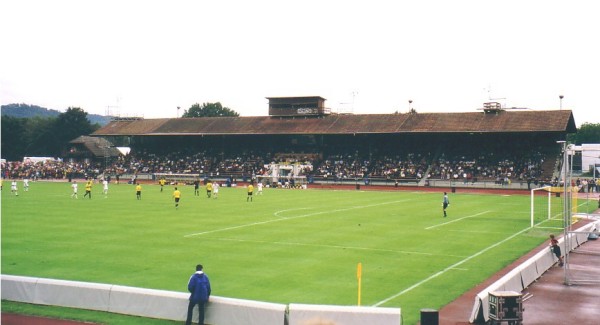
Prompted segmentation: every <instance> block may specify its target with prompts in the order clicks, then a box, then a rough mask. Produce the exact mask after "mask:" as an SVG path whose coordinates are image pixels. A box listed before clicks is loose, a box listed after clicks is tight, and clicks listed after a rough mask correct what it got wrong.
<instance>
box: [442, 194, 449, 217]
mask: <svg viewBox="0 0 600 325" xmlns="http://www.w3.org/2000/svg"><path fill="white" fill-rule="evenodd" d="M449 205H450V200H449V199H448V193H446V192H444V200H443V201H442V210H444V218H445V217H446V216H447V214H446V208H448V206H449Z"/></svg>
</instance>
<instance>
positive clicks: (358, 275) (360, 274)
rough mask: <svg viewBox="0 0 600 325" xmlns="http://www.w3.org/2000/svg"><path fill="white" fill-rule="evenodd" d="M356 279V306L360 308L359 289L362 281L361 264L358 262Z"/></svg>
mask: <svg viewBox="0 0 600 325" xmlns="http://www.w3.org/2000/svg"><path fill="white" fill-rule="evenodd" d="M356 279H358V305H359V306H360V287H361V283H360V282H361V279H362V263H360V262H358V265H357V266H356Z"/></svg>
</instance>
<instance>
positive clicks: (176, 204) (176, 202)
mask: <svg viewBox="0 0 600 325" xmlns="http://www.w3.org/2000/svg"><path fill="white" fill-rule="evenodd" d="M173 198H175V209H178V208H179V199H180V198H181V192H180V191H179V190H178V189H177V187H176V188H175V191H173Z"/></svg>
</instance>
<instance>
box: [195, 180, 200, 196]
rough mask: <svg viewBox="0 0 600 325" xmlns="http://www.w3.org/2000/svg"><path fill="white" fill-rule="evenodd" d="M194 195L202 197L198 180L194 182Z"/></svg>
mask: <svg viewBox="0 0 600 325" xmlns="http://www.w3.org/2000/svg"><path fill="white" fill-rule="evenodd" d="M194 195H195V196H200V180H199V179H197V178H196V179H195V180H194Z"/></svg>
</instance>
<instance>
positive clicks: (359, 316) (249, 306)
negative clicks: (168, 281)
mask: <svg viewBox="0 0 600 325" xmlns="http://www.w3.org/2000/svg"><path fill="white" fill-rule="evenodd" d="M1 279H2V283H1V287H2V299H5V300H10V301H16V302H23V303H31V304H39V305H51V306H61V307H70V308H79V309H89V310H97V311H105V312H110V313H117V314H125V315H133V316H141V317H148V318H160V319H168V320H174V321H185V318H186V315H187V306H188V297H189V294H188V293H183V292H175V291H164V290H154V289H144V288H135V287H127V286H120V285H112V284H101V283H88V282H78V281H66V280H55V279H45V278H35V277H25V276H16V275H6V274H2V276H1ZM314 320H327V321H331V322H334V323H339V324H347V325H359V324H360V325H362V324H382V325H387V324H390V325H392V324H393V325H399V324H401V312H400V308H382V307H357V306H327V305H304V304H289V305H285V304H276V303H268V302H260V301H252V300H243V299H234V298H226V297H218V296H211V297H210V302H209V303H208V304H207V306H206V318H205V322H207V323H208V324H213V325H222V324H227V325H238V324H239V325H251V324H260V325H299V324H306V323H307V322H309V321H314ZM197 321H198V314H197V308H196V309H195V310H194V322H195V323H196V322H197Z"/></svg>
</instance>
